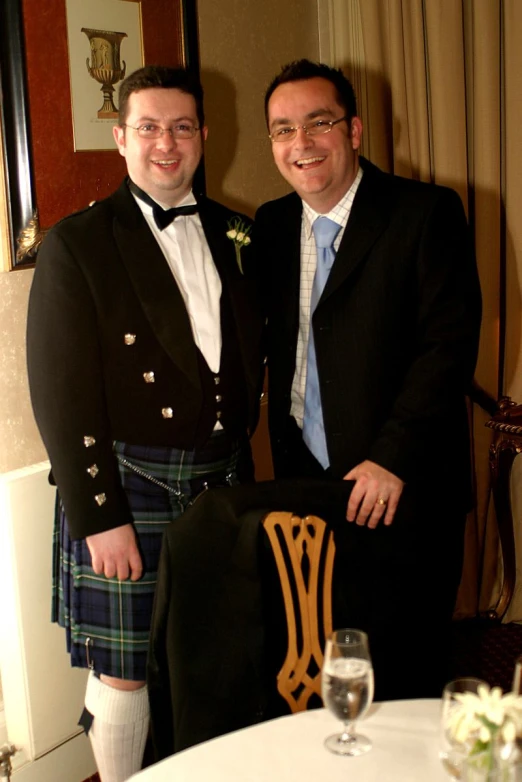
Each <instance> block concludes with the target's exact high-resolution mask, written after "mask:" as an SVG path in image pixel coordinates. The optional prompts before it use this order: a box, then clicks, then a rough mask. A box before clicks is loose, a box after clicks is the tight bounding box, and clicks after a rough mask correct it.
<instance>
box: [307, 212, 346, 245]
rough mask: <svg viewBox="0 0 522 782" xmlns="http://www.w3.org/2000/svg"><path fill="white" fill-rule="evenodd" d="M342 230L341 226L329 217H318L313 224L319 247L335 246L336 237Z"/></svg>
mask: <svg viewBox="0 0 522 782" xmlns="http://www.w3.org/2000/svg"><path fill="white" fill-rule="evenodd" d="M340 230H341V226H340V225H339V224H338V223H334V221H333V220H330V219H329V218H328V217H317V218H316V219H315V220H314V224H313V225H312V231H313V232H314V237H315V243H316V245H317V247H322V248H323V249H328V248H329V247H333V243H334V242H335V237H336V236H337V234H338V233H339V231H340Z"/></svg>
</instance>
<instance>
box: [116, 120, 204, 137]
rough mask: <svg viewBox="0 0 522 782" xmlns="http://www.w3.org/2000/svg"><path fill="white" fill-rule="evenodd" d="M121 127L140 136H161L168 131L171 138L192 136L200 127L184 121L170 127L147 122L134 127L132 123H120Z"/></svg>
mask: <svg viewBox="0 0 522 782" xmlns="http://www.w3.org/2000/svg"><path fill="white" fill-rule="evenodd" d="M122 127H123V128H130V129H131V130H135V131H136V132H137V133H138V136H139V137H140V138H145V139H155V138H160V137H161V136H163V134H164V133H170V135H171V136H172V138H194V136H195V135H196V132H197V131H198V130H200V128H197V127H195V126H194V125H187V124H186V123H185V122H183V123H180V124H179V125H173V126H172V127H171V128H162V127H160V126H159V125H153V124H152V123H150V122H147V124H146V125H139V126H138V127H137V128H135V127H134V126H133V125H122Z"/></svg>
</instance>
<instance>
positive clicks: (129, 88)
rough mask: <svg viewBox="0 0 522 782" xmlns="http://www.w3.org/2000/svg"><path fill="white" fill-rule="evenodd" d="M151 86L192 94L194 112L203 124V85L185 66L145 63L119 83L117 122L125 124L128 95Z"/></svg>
mask: <svg viewBox="0 0 522 782" xmlns="http://www.w3.org/2000/svg"><path fill="white" fill-rule="evenodd" d="M152 87H161V88H163V89H167V90H168V89H176V90H181V92H186V93H187V95H192V97H193V98H194V100H195V101H196V113H197V117H198V122H199V126H200V127H201V128H202V127H203V125H204V124H205V115H204V113H203V87H202V86H201V82H200V81H199V79H198V78H196V76H194V74H193V73H191V72H190V71H187V70H186V69H185V68H165V67H163V66H161V65H146V66H145V67H144V68H139V70H137V71H134V73H131V74H130V75H129V76H127V78H126V79H124V80H123V81H122V83H121V84H120V88H119V91H118V96H119V102H120V103H119V111H118V124H119V125H120V126H123V125H125V120H126V118H127V107H128V103H129V97H130V96H131V95H132V93H133V92H140V91H141V90H149V89H151V88H152Z"/></svg>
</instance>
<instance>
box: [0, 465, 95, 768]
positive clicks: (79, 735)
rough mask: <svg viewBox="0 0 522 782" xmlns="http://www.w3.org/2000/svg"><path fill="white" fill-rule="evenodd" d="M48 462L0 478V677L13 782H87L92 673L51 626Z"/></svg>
mask: <svg viewBox="0 0 522 782" xmlns="http://www.w3.org/2000/svg"><path fill="white" fill-rule="evenodd" d="M48 473H49V464H48V463H47V462H42V463H40V464H35V465H32V466H31V467H27V468H24V469H22V470H15V471H13V472H10V473H4V474H3V475H0V670H1V672H2V684H3V697H4V708H5V720H6V726H7V734H8V738H9V741H10V742H11V743H13V744H14V745H15V746H16V747H17V748H18V749H19V752H18V753H17V754H16V756H15V758H14V761H13V767H14V774H13V781H14V782H33V780H34V782H81V781H82V780H84V779H86V778H88V777H89V776H91V775H92V774H94V773H95V770H96V768H95V764H94V760H93V757H92V753H91V749H90V744H89V741H88V739H87V738H86V737H85V735H84V734H83V731H81V729H79V728H78V725H77V723H78V718H79V716H80V713H81V710H82V707H83V699H84V693H85V680H86V672H85V671H82V670H78V669H72V668H71V667H70V664H69V657H68V655H67V652H66V650H65V635H64V631H63V630H62V629H61V628H59V627H57V626H56V625H53V624H51V622H50V611H51V566H52V550H51V542H52V527H53V514H54V497H55V490H54V488H53V487H51V486H50V485H49V483H48V480H47V476H48Z"/></svg>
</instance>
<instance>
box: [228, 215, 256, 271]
mask: <svg viewBox="0 0 522 782" xmlns="http://www.w3.org/2000/svg"><path fill="white" fill-rule="evenodd" d="M251 230H252V226H251V225H246V223H245V221H244V220H241V218H240V217H233V218H232V219H231V220H229V222H228V231H227V236H228V238H229V239H231V240H232V241H233V242H234V247H235V250H236V261H237V265H238V266H239V271H240V272H241V274H244V272H243V263H242V260H241V250H242V249H243V247H248V245H249V244H250V242H251V241H252V240H251V238H250V236H249V235H248V234H249V233H250V231H251Z"/></svg>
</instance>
